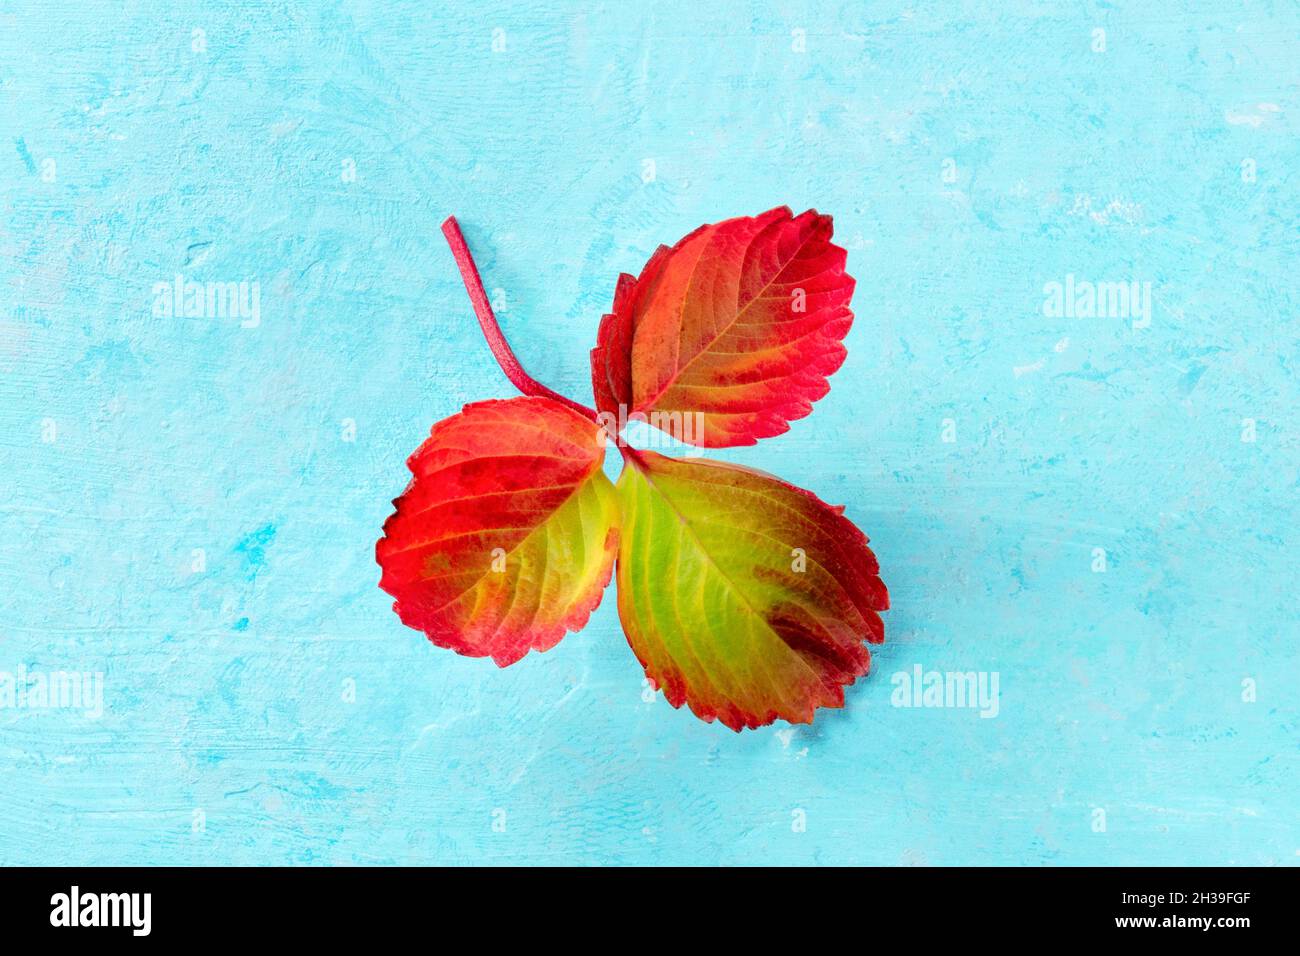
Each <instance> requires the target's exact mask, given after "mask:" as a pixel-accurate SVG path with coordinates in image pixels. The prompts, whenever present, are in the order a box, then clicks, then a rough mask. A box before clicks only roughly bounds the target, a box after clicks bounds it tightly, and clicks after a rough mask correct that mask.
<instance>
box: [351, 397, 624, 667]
mask: <svg viewBox="0 0 1300 956" xmlns="http://www.w3.org/2000/svg"><path fill="white" fill-rule="evenodd" d="M604 444H605V443H604V434H603V432H601V430H600V429H599V428H598V427H597V426H596V424H595V423H594V422H593V421H591V420H590V419H586V418H583V416H581V415H579V414H578V413H577V412H574V411H572V410H571V409H569V408H566V407H565V406H564V405H561V404H560V403H558V402H556V401H553V400H551V399H549V398H512V399H509V400H505V401H487V402H478V403H475V404H473V405H466V406H465V408H464V410H463V411H461V412H460V414H458V415H453V416H452V417H450V418H447V419H444V420H443V421H441V422H439V423H438V424H436V425H434V426H433V431H432V432H431V433H430V435H429V438H428V439H427V440H426V441H425V442H424V444H422V445H421V446H420V447H419V448H418V449H417V450H416V452H415V454H413V455H412V456H411V457H410V459H409V461H408V462H407V464H408V466H409V467H410V469H411V473H412V475H413V476H414V477H413V479H412V481H411V483H410V485H409V486H408V487H407V489H406V491H404V492H403V493H402V495H401V497H400V498H397V499H396V500H395V501H394V502H393V504H395V505H396V506H397V511H396V512H395V513H394V514H393V515H392V516H391V517H390V518H389V519H388V521H387V522H385V524H384V533H385V537H383V538H381V539H380V540H379V543H378V544H377V545H376V547H375V556H376V558H377V560H378V561H379V565H380V567H381V568H382V569H383V577H382V578H381V579H380V582H379V586H380V587H381V588H383V589H384V590H385V591H387V592H388V593H389V594H391V595H392V596H393V597H394V598H396V602H395V603H394V604H393V607H394V609H395V610H396V611H397V614H398V616H399V617H401V619H402V621H403V623H405V624H408V625H409V626H411V627H414V628H417V629H419V630H421V631H424V632H425V634H427V635H428V637H429V640H431V641H432V642H433V643H434V644H437V645H438V646H440V647H448V648H451V649H452V650H454V651H456V652H458V653H460V654H465V655H468V656H470V657H491V658H492V659H493V660H495V661H496V662H497V664H499V665H501V666H502V667H504V666H506V665H507V664H512V663H514V662H515V661H517V660H519V658H521V657H523V656H524V655H525V654H527V653H528V651H530V650H538V651H544V650H546V649H548V648H550V647H553V646H554V645H555V644H556V643H558V642H559V640H560V638H561V637H563V636H564V634H565V632H566V631H576V630H579V629H580V628H582V626H583V625H584V624H586V623H587V617H588V616H589V615H590V614H591V611H592V610H593V609H594V608H595V607H596V605H597V604H599V603H600V598H601V594H602V592H603V591H604V589H605V585H606V584H608V583H609V578H610V574H611V572H612V570H613V562H614V555H615V552H616V549H617V544H618V530H617V528H618V507H617V503H616V501H615V497H614V487H613V485H611V484H610V481H609V479H608V478H606V477H605V473H604V472H603V471H602V470H601V465H602V463H603V462H604V460H605V448H604Z"/></svg>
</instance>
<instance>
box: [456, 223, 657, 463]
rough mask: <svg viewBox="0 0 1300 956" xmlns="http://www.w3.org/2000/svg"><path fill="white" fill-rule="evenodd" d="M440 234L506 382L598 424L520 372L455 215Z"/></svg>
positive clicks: (634, 459)
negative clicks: (565, 406)
mask: <svg viewBox="0 0 1300 956" xmlns="http://www.w3.org/2000/svg"><path fill="white" fill-rule="evenodd" d="M442 234H443V235H444V236H446V237H447V245H449V246H450V247H451V254H452V256H453V257H454V258H455V260H456V266H457V267H458V268H459V269H460V277H461V279H463V280H464V282H465V291H466V292H468V293H469V301H470V303H471V304H472V305H473V306H474V315H475V316H477V317H478V324H479V328H481V329H482V330H483V337H484V338H485V339H487V344H488V348H490V349H491V350H492V357H493V358H495V359H496V360H497V364H498V365H500V366H501V371H503V372H505V373H506V378H508V379H509V380H510V384H512V385H514V387H515V388H517V389H519V391H521V392H523V393H524V394H525V395H534V396H542V397H544V398H549V399H553V400H554V401H557V402H559V403H560V404H561V405H567V406H568V407H569V408H572V409H573V410H574V411H575V412H578V413H579V414H581V415H583V416H584V417H586V418H590V419H591V420H592V421H594V422H598V423H599V422H600V416H599V415H598V414H597V413H596V410H595V409H594V408H588V407H587V406H586V405H583V404H582V403H581V402H575V401H574V400H573V399H571V398H569V397H568V396H566V395H561V394H560V393H559V392H557V391H555V390H554V389H551V388H547V387H546V386H545V385H543V384H542V383H541V382H539V381H537V379H535V378H533V377H532V376H531V375H529V374H528V373H527V372H525V371H524V367H523V366H522V365H521V364H520V363H519V359H518V357H517V356H516V355H515V353H514V350H513V349H511V348H510V343H509V342H507V341H506V336H505V333H504V332H502V331H501V326H500V325H499V324H498V323H497V317H496V314H495V313H494V312H493V311H492V303H491V302H489V301H488V297H487V291H486V290H485V289H484V288H483V279H482V278H481V277H480V276H479V274H478V266H476V265H475V264H474V256H473V255H471V254H470V251H469V245H468V243H466V242H465V236H464V234H463V233H462V232H461V231H460V223H458V222H457V221H456V217H455V216H448V217H447V220H446V222H444V223H443V224H442ZM605 430H606V433H607V434H609V437H610V438H611V439H612V440H613V442H614V445H615V446H616V447H617V448H618V450H619V451H620V452H621V453H622V455H623V460H624V461H627V462H630V463H632V464H636V465H641V466H643V465H644V459H642V457H641V455H640V454H639V453H638V452H637V450H636V449H635V448H633V447H631V446H630V445H628V444H627V443H626V442H625V441H623V438H622V436H621V435H616V434H612V433H610V429H608V428H606V429H605Z"/></svg>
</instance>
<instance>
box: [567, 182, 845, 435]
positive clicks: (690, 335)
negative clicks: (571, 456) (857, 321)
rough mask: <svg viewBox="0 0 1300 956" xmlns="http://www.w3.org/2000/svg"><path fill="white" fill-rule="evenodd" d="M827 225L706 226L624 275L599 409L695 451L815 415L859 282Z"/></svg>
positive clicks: (815, 219) (599, 367) (600, 359)
mask: <svg viewBox="0 0 1300 956" xmlns="http://www.w3.org/2000/svg"><path fill="white" fill-rule="evenodd" d="M832 231H833V227H832V223H831V217H830V216H823V215H819V214H818V213H817V212H816V211H815V210H809V211H808V212H805V213H802V214H800V215H798V216H792V215H791V212H790V210H789V208H787V207H784V206H782V207H780V208H778V209H773V210H771V211H770V212H766V213H763V215H761V216H754V217H742V218H738V219H728V220H726V221H725V222H720V223H716V224H714V225H710V226H701V227H700V228H699V229H697V230H695V231H694V232H692V233H691V234H690V235H688V236H687V237H686V238H684V239H682V240H681V241H680V242H678V243H677V244H676V245H675V246H673V247H671V248H668V247H665V246H660V247H659V249H658V251H657V252H655V254H654V255H653V256H651V257H650V261H649V262H647V263H646V265H645V267H644V268H643V269H642V270H641V275H640V277H638V278H636V279H633V278H632V277H631V276H628V275H623V276H620V278H619V281H618V285H617V287H616V289H615V293H614V309H613V311H612V312H611V313H610V314H608V315H606V316H605V317H604V319H603V320H602V322H601V324H600V330H599V333H598V336H597V344H596V348H595V349H593V350H592V355H591V364H592V388H593V390H594V392H595V395H596V407H597V410H598V411H600V412H601V413H603V414H604V415H606V416H608V417H611V418H614V419H617V420H618V421H619V422H620V425H621V423H623V422H625V421H627V420H634V419H635V418H636V417H640V418H642V419H644V420H646V421H648V422H649V423H650V424H651V425H654V426H655V427H658V428H660V429H662V430H664V431H667V432H669V433H670V434H672V435H673V437H675V438H678V439H679V440H681V441H685V442H688V443H690V444H693V445H700V446H704V447H708V448H722V447H728V446H733V445H752V444H754V443H755V442H756V441H757V440H758V439H760V438H768V437H771V436H773V435H779V434H781V433H782V432H784V431H787V430H788V429H789V427H790V426H789V422H791V421H793V420H795V419H799V418H803V417H804V416H805V415H807V414H808V413H809V412H811V411H812V403H813V402H815V401H817V400H818V399H819V398H821V397H822V396H824V395H825V394H826V393H827V391H829V389H830V385H829V384H828V383H827V381H826V378H827V376H829V375H830V374H832V373H833V372H835V371H836V369H838V368H839V367H840V365H841V364H842V363H843V361H844V356H845V349H844V346H843V344H842V342H841V340H842V339H843V338H844V336H845V335H846V334H847V333H848V330H849V326H850V325H851V324H852V322H853V313H852V312H850V311H849V308H848V305H849V299H850V297H851V296H852V295H853V287H854V281H853V279H852V277H851V276H849V275H848V274H847V273H845V271H844V264H845V256H846V254H845V251H844V250H843V249H842V248H840V247H839V246H836V245H834V244H832V243H831V241H830V240H831V234H832Z"/></svg>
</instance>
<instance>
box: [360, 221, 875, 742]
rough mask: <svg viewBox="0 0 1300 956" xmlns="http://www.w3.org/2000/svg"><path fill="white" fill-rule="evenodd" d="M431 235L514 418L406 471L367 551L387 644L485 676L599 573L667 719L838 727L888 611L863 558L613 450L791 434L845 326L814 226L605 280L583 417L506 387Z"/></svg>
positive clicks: (674, 468) (717, 468)
mask: <svg viewBox="0 0 1300 956" xmlns="http://www.w3.org/2000/svg"><path fill="white" fill-rule="evenodd" d="M443 233H444V234H445V235H446V237H447V241H448V243H449V244H450V246H451V249H452V253H453V255H454V256H455V259H456V263H457V265H458V266H459V267H460V271H461V276H462V278H463V279H464V281H465V288H466V289H467V290H468V292H469V296H470V301H471V302H472V303H473V306H474V312H475V315H476V316H477V317H478V321H479V324H480V326H481V327H482V329H483V335H484V338H485V339H486V340H487V343H488V346H489V348H490V349H491V350H492V354H493V356H494V357H495V358H496V360H497V364H498V365H500V367H501V369H502V371H503V372H504V373H505V375H506V377H507V378H508V379H509V380H510V381H511V382H512V383H513V384H514V385H515V387H517V388H518V389H519V390H520V391H521V392H522V393H523V394H524V395H525V396H529V397H526V398H516V399H511V400H508V401H487V402H479V403H476V404H473V405H467V406H465V408H464V410H463V411H461V412H460V413H459V414H458V415H453V416H452V417H451V418H448V419H445V420H444V421H442V422H439V423H438V424H437V425H435V426H434V427H433V430H432V432H431V434H430V436H429V438H428V440H426V441H425V442H424V444H423V445H421V446H420V448H419V449H417V451H416V452H415V454H413V455H412V456H411V458H410V460H409V462H408V465H409V467H410V470H411V472H412V475H413V476H414V477H413V479H412V481H411V483H410V485H409V486H408V487H407V489H406V491H405V492H403V493H402V495H401V496H400V497H399V498H397V499H396V500H395V501H394V504H395V505H396V506H397V510H396V512H395V513H394V514H393V515H392V517H390V518H389V519H388V521H387V522H386V523H385V525H384V532H385V536H384V537H383V538H381V539H380V541H379V543H378V544H377V545H376V549H375V552H376V557H377V559H378V561H379V564H380V566H381V568H382V570H383V575H382V577H381V579H380V586H381V587H382V588H383V589H384V590H385V591H387V592H388V593H389V594H391V595H392V596H393V597H394V598H395V599H396V600H395V603H394V605H393V607H394V608H395V609H396V611H397V613H398V615H399V616H400V617H401V619H402V621H403V622H405V623H406V624H408V625H410V626H411V627H414V628H418V629H419V630H422V631H424V633H425V634H427V635H428V637H429V639H430V640H431V641H433V643H435V644H438V645H440V646H443V647H449V648H451V649H453V650H455V651H457V652H459V653H461V654H466V655H470V656H479V657H482V656H491V657H492V658H493V659H494V660H495V661H496V662H497V663H498V664H500V665H502V666H504V665H506V664H510V663H512V662H514V661H517V660H519V659H520V658H521V657H523V656H524V655H525V654H526V653H527V652H528V651H529V650H534V649H535V650H546V649H547V648H549V647H552V646H554V645H555V644H556V643H557V642H558V641H559V640H560V638H561V637H563V635H564V634H565V632H566V631H573V630H577V629H579V628H581V627H582V626H583V625H584V624H585V623H586V621H587V618H588V616H589V615H590V613H591V611H592V610H593V609H594V608H595V607H596V605H597V604H598V603H599V602H600V598H601V593H602V591H603V589H604V588H605V586H606V585H607V584H608V582H609V579H610V576H611V574H612V572H613V568H614V563H615V557H616V556H617V568H618V572H617V576H618V612H619V618H620V620H621V621H622V624H623V630H624V632H625V634H626V635H627V639H628V643H629V644H630V645H631V647H632V650H633V651H634V653H635V654H636V656H637V658H638V659H639V660H640V661H641V664H642V666H643V667H644V669H645V673H646V675H647V676H648V677H649V679H650V680H651V681H652V682H653V683H654V684H655V686H656V687H659V688H662V689H663V691H664V696H665V697H666V698H667V700H668V702H669V703H670V704H672V705H673V706H674V707H680V706H681V705H682V704H686V705H688V706H689V707H690V709H691V710H692V711H694V713H695V714H696V715H698V716H699V717H701V718H703V719H704V720H706V721H711V720H714V719H717V720H720V721H721V722H722V723H723V724H725V725H726V726H728V727H730V728H732V729H733V730H737V731H739V730H741V729H743V728H746V727H758V726H762V725H764V724H768V723H771V722H772V721H773V720H776V719H778V718H781V719H784V720H787V721H790V722H792V723H805V722H808V721H811V720H812V717H813V714H814V712H815V711H816V709H817V708H819V707H840V706H842V705H843V703H844V688H845V687H846V686H848V685H850V684H852V683H853V682H854V681H855V680H857V678H859V677H861V676H863V675H865V674H866V673H867V671H868V670H869V668H870V664H871V655H870V653H869V651H868V649H867V646H866V645H867V644H868V643H880V642H881V641H883V640H884V626H883V624H882V623H881V619H880V614H879V612H880V611H883V610H885V609H886V608H887V607H888V606H889V596H888V594H887V592H886V590H885V585H884V583H883V582H882V581H881V579H880V577H879V568H878V566H877V563H876V558H875V556H874V555H873V554H872V552H871V549H870V548H869V547H868V546H867V537H866V535H864V534H863V533H862V532H861V531H859V530H858V529H857V528H856V527H855V526H854V525H853V523H852V522H850V521H849V520H848V519H847V518H845V517H844V514H843V511H844V509H843V508H841V507H832V506H831V505H827V504H825V503H824V502H822V501H821V500H820V499H818V498H817V497H816V496H815V495H813V494H812V493H811V492H808V491H804V490H803V489H801V488H797V487H795V486H794V485H791V484H788V483H786V482H784V481H782V480H780V479H779V478H776V477H774V476H772V475H768V474H765V473H763V472H759V471H754V470H752V469H749V468H744V467H742V466H739V465H732V464H724V463H722V462H715V461H706V460H690V461H682V460H677V459H673V458H668V457H665V456H663V455H658V454H655V453H654V452H649V451H638V450H637V449H635V448H632V447H630V446H629V445H627V443H626V441H625V439H624V437H623V435H622V434H621V431H622V429H623V426H624V425H625V424H626V423H627V421H629V420H631V419H634V418H635V417H636V416H642V417H644V418H645V419H646V420H648V421H649V423H650V424H651V425H654V426H655V427H658V428H661V429H664V430H667V431H669V432H670V433H672V434H673V435H674V437H677V438H679V439H681V440H684V441H688V442H691V443H692V444H696V445H702V446H707V447H719V446H726V445H743V444H753V443H754V442H756V441H757V440H758V439H759V438H764V437H769V436H772V435H776V434H779V433H780V432H783V431H785V430H786V429H787V428H788V427H789V425H788V423H789V422H790V421H791V420H793V419H796V418H800V417H802V416H804V415H807V414H808V413H809V411H810V410H811V407H812V402H814V401H816V400H817V399H818V398H821V397H822V396H823V395H825V394H826V391H827V389H828V387H829V386H828V384H827V381H826V376H828V375H830V374H831V373H832V372H834V371H835V370H836V369H837V368H838V367H839V365H840V363H841V362H842V361H843V359H844V347H843V345H842V344H841V339H843V337H844V335H845V333H846V332H847V331H848V328H849V324H850V322H851V321H852V314H851V313H850V312H849V310H848V302H849V297H850V296H851V295H852V292H853V280H852V279H851V278H850V277H849V276H848V275H846V274H845V272H844V261H845V254H844V250H843V249H840V248H838V247H836V246H834V245H832V244H831V242H830V237H831V220H830V217H829V216H821V215H818V214H817V213H816V212H813V211H809V212H806V213H803V214H802V215H800V216H792V215H791V213H790V210H789V209H786V208H784V207H783V208H780V209H774V210H772V211H771V212H768V213H764V214H763V215H761V216H757V217H753V218H742V219H730V220H727V221H725V222H721V223H718V224H716V225H712V226H704V227H702V228H700V229H697V230H696V231H695V232H693V233H691V234H690V235H689V236H687V237H686V238H685V239H683V240H682V241H681V242H679V243H678V244H677V245H676V246H673V247H672V248H667V247H661V248H660V249H659V251H658V252H656V253H655V254H654V256H653V257H651V260H650V262H649V263H647V264H646V267H645V269H644V270H642V273H641V276H640V277H639V278H637V279H633V278H632V277H631V276H627V275H624V276H622V277H621V278H620V279H619V282H618V288H617V291H616V293H615V302H614V311H613V312H612V313H611V314H610V315H607V316H606V317H605V319H604V320H603V321H602V323H601V326H600V332H599V336H598V341H597V346H596V348H595V349H594V350H593V351H592V355H591V359H592V374H593V388H594V390H595V393H596V402H597V406H598V407H597V408H594V409H593V408H588V407H586V406H585V405H582V404H580V403H578V402H575V401H574V400H572V399H570V398H567V397H565V396H564V395H561V394H559V393H558V392H554V391H552V390H551V389H549V388H547V387H546V386H545V385H542V384H541V383H540V382H538V381H536V380H535V379H533V378H532V377H531V376H529V375H528V374H527V373H526V372H525V371H524V369H523V366H522V365H521V364H520V363H519V360H518V358H516V357H515V354H514V352H513V351H512V350H511V348H510V346H509V344H508V343H507V342H506V339H505V336H504V335H503V334H502V332H501V328H500V326H499V325H498V324H497V321H496V317H495V315H494V314H493V312H492V306H491V304H490V303H489V302H488V298H487V294H486V292H485V291H484V289H483V282H482V279H481V278H480V277H479V274H478V269H477V268H476V267H475V265H474V260H473V257H472V256H471V255H470V253H469V247H468V245H467V244H466V242H465V237H464V236H463V235H462V234H461V231H460V228H459V226H458V225H457V224H456V221H455V219H448V220H447V221H446V222H445V223H443ZM673 416H676V418H675V419H674V417H673ZM697 419H698V420H699V421H700V422H702V423H703V429H702V430H701V429H699V428H695V429H691V428H689V427H688V428H683V427H682V426H683V424H684V423H686V422H688V421H689V422H694V421H695V420H697ZM674 426H676V427H674ZM607 437H608V438H610V439H612V440H613V441H614V443H615V445H616V447H617V448H618V449H619V451H620V453H621V454H622V455H623V458H624V468H623V473H622V475H621V477H620V478H619V481H618V485H617V488H616V487H615V486H613V485H611V484H610V482H609V480H608V479H607V478H606V477H605V475H604V472H603V471H602V465H603V463H604V456H605V451H604V445H605V440H606V438H607Z"/></svg>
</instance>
